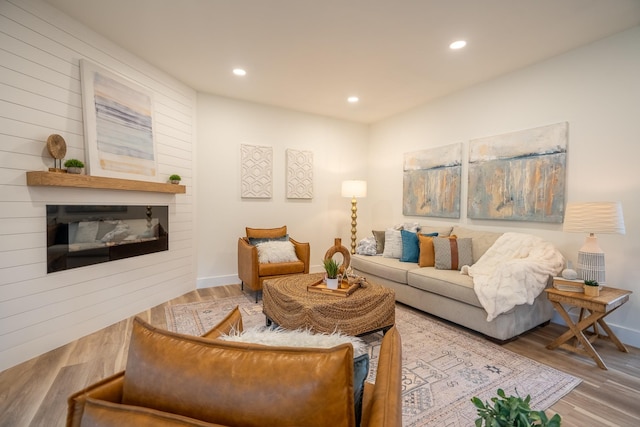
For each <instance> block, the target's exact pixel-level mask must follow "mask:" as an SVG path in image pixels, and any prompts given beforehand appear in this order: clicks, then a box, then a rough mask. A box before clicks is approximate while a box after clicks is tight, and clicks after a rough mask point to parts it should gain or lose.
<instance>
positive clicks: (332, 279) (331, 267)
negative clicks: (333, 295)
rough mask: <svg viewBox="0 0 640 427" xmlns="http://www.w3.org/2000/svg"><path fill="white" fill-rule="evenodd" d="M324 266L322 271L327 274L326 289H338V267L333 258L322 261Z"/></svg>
mask: <svg viewBox="0 0 640 427" xmlns="http://www.w3.org/2000/svg"><path fill="white" fill-rule="evenodd" d="M322 263H323V264H324V271H326V272H327V288H329V289H338V271H339V270H340V265H339V264H338V262H337V261H336V260H335V259H333V258H327V259H324V260H322Z"/></svg>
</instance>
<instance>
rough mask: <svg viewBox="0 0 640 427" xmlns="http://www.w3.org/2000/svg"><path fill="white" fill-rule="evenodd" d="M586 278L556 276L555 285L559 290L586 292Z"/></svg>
mask: <svg viewBox="0 0 640 427" xmlns="http://www.w3.org/2000/svg"><path fill="white" fill-rule="evenodd" d="M583 286H584V280H582V279H575V280H571V279H565V278H564V277H554V278H553V287H554V288H556V289H557V290H559V291H565V292H582V293H584V287H583Z"/></svg>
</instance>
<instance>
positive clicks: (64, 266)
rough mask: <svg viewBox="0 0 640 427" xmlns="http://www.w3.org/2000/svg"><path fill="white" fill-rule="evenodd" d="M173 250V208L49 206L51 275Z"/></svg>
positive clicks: (48, 249)
mask: <svg viewBox="0 0 640 427" xmlns="http://www.w3.org/2000/svg"><path fill="white" fill-rule="evenodd" d="M166 250H169V207H168V206H151V205H143V206H137V205H109V206H107V205H47V273H53V272H56V271H62V270H68V269H70V268H77V267H84V266H86V265H92V264H99V263H102V262H109V261H114V260H117V259H122V258H129V257H134V256H140V255H145V254H150V253H154V252H160V251H166Z"/></svg>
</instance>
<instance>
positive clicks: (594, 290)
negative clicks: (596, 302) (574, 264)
mask: <svg viewBox="0 0 640 427" xmlns="http://www.w3.org/2000/svg"><path fill="white" fill-rule="evenodd" d="M584 294H585V295H586V296H588V297H597V296H599V295H600V284H599V283H598V281H597V280H585V281H584Z"/></svg>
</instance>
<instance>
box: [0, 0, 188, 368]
mask: <svg viewBox="0 0 640 427" xmlns="http://www.w3.org/2000/svg"><path fill="white" fill-rule="evenodd" d="M81 58H86V59H88V60H90V61H92V62H94V63H96V64H98V65H100V66H102V67H104V68H106V69H109V70H110V71H112V72H115V73H118V74H120V75H122V76H124V77H125V78H127V79H130V80H132V81H135V82H136V83H137V84H139V85H141V86H144V87H146V88H147V89H149V90H151V91H152V92H153V93H154V98H155V106H154V108H155V126H156V127H155V133H156V146H157V152H158V167H159V173H160V177H161V179H165V178H166V177H167V176H168V175H170V174H172V173H178V174H180V175H181V176H182V178H183V182H182V183H183V184H185V185H186V186H187V193H186V194H184V195H168V194H156V193H146V192H135V191H133V192H132V191H115V190H90V189H72V188H47V187H28V186H27V185H26V174H25V173H26V172H27V171H31V170H46V169H47V168H48V167H51V166H53V161H52V159H51V158H50V157H49V155H48V153H47V150H46V146H45V141H46V139H47V137H48V136H49V135H50V134H53V133H57V134H60V135H62V136H63V137H64V138H65V140H66V142H67V156H66V157H67V158H72V157H74V158H79V159H85V152H84V151H85V150H84V140H83V122H82V102H81V89H80V68H79V60H80V59H81ZM195 123H196V93H195V91H193V90H192V89H190V88H188V87H186V86H185V85H183V84H182V83H180V82H178V81H176V80H174V79H172V78H171V77H169V76H167V75H166V74H164V73H162V72H161V71H159V70H157V69H155V68H153V67H152V66H150V65H148V64H146V63H144V62H143V61H142V60H140V59H139V58H137V57H135V56H133V55H131V54H129V53H128V52H126V51H124V50H122V49H121V48H119V47H117V46H116V45H114V44H113V43H111V42H109V41H108V40H106V39H104V38H102V37H101V36H99V35H98V34H96V33H94V32H92V31H91V30H89V29H87V28H86V27H84V26H82V25H80V24H79V23H78V22H76V21H74V20H73V19H71V18H70V17H68V16H66V15H64V14H62V13H60V12H59V11H57V10H56V9H53V8H52V7H50V6H49V5H47V4H46V3H43V2H41V1H40V0H11V1H5V0H0V371H1V370H4V369H6V368H9V367H11V366H14V365H16V364H18V363H20V362H22V361H25V360H28V359H30V358H32V357H34V356H36V355H39V354H42V353H44V352H46V351H49V350H52V349H54V348H56V347H58V346H60V345H63V344H65V343H67V342H69V341H72V340H74V339H77V338H79V337H81V336H83V335H86V334H88V333H91V332H93V331H95V330H97V329H100V328H102V327H104V326H107V325H109V324H112V323H114V322H117V321H118V320H121V319H123V318H125V317H127V316H130V315H133V314H135V313H138V312H140V311H143V310H145V309H147V308H149V307H152V306H154V305H157V304H159V303H161V302H163V301H166V300H167V299H170V298H172V297H174V296H178V295H181V294H183V293H185V292H188V291H189V290H192V289H194V288H195V270H196V269H195V248H194V215H195V209H194V200H193V177H194V174H195V171H194V162H193V159H194V150H195V140H196V136H195V132H196V131H195V129H196V126H195ZM46 204H136V205H142V204H166V205H169V213H170V214H169V233H170V243H169V251H165V252H160V253H156V254H151V255H144V256H139V257H134V258H128V259H124V260H119V261H114V262H109V263H103V264H98V265H94V266H88V267H82V268H77V269H72V270H67V271H63V272H58V273H53V274H47V272H46V234H45V231H46V226H45V221H46V218H45V205H46Z"/></svg>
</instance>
